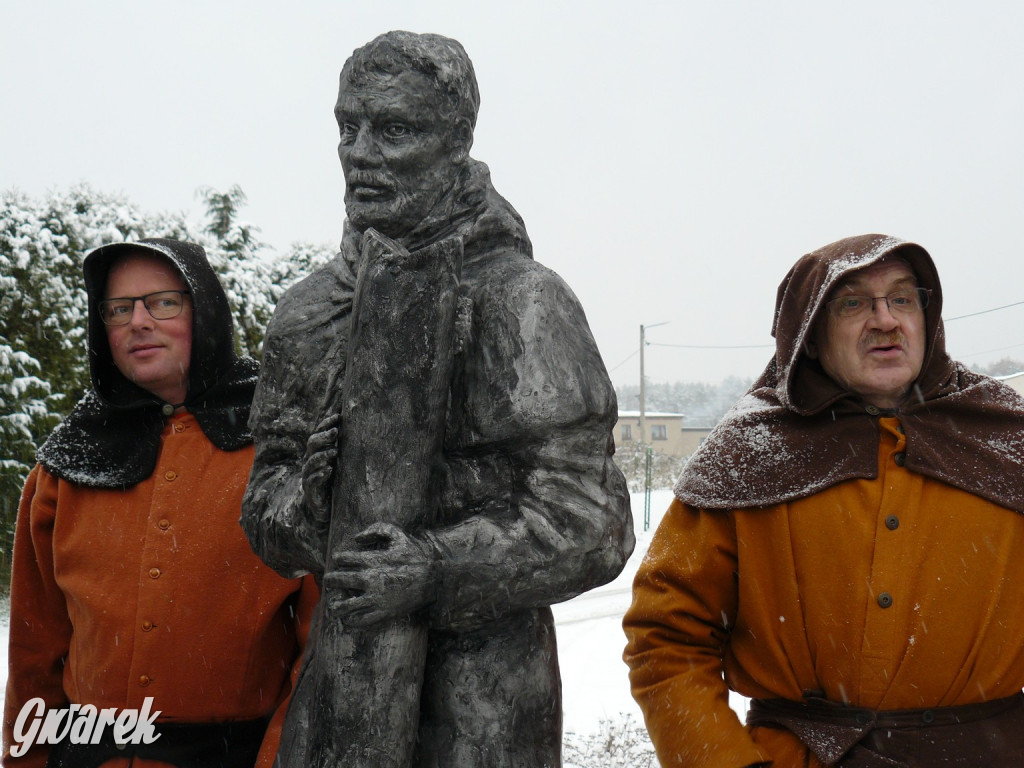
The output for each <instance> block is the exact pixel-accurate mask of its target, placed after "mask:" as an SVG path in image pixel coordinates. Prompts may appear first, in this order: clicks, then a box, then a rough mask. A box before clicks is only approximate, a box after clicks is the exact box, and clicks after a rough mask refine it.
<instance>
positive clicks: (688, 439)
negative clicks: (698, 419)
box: [615, 411, 711, 457]
mask: <svg viewBox="0 0 1024 768" xmlns="http://www.w3.org/2000/svg"><path fill="white" fill-rule="evenodd" d="M683 416H684V414H682V413H663V412H659V411H647V412H646V413H645V414H644V420H645V421H646V422H647V440H646V442H647V444H648V445H650V446H651V448H653V449H654V450H655V452H656V453H660V454H662V455H664V456H679V457H683V456H689V455H690V454H692V453H693V452H694V451H695V450H697V446H698V445H700V444H701V443H702V442H704V438H706V437H707V436H708V433H709V432H710V431H711V427H684V426H683ZM638 442H640V411H619V420H618V421H617V422H616V424H615V447H616V448H617V449H623V450H625V449H626V448H632V447H635V446H636V444H637V443H638Z"/></svg>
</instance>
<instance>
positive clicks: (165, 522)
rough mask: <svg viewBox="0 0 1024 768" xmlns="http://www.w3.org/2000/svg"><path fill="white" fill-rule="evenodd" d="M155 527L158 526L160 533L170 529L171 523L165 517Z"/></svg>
mask: <svg viewBox="0 0 1024 768" xmlns="http://www.w3.org/2000/svg"><path fill="white" fill-rule="evenodd" d="M157 526H159V528H160V530H161V531H166V530H167V529H168V528H170V527H171V521H170V520H168V519H167V518H166V517H165V518H164V519H163V520H161V521H160V522H159V523H157Z"/></svg>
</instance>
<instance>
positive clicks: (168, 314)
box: [100, 291, 190, 325]
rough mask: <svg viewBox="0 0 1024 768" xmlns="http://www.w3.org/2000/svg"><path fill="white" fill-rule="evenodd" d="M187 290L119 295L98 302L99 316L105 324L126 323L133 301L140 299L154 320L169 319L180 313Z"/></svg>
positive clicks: (132, 307)
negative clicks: (141, 294)
mask: <svg viewBox="0 0 1024 768" xmlns="http://www.w3.org/2000/svg"><path fill="white" fill-rule="evenodd" d="M189 293H190V292H189V291H156V292H155V293H147V294H146V295H145V296H119V297H118V298H116V299H105V300H103V301H101V302H100V318H101V319H102V320H103V322H104V323H106V324H107V325H128V323H130V322H131V319H132V315H133V314H134V313H135V302H136V301H141V302H142V306H144V307H145V308H146V311H147V312H149V314H150V316H152V317H153V318H154V319H155V320H170V319H171V318H172V317H177V316H178V315H180V314H181V310H182V307H184V306H185V296H186V295H188V294H189Z"/></svg>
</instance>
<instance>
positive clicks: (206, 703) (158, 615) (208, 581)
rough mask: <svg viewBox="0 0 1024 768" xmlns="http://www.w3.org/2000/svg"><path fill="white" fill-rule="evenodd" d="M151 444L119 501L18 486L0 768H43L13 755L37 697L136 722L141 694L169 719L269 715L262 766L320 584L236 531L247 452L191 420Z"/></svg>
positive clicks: (42, 483) (39, 481)
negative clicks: (219, 443) (29, 704)
mask: <svg viewBox="0 0 1024 768" xmlns="http://www.w3.org/2000/svg"><path fill="white" fill-rule="evenodd" d="M161 439H162V447H161V449H160V455H159V459H158V461H157V466H156V469H155V471H154V472H153V474H152V475H151V476H150V477H149V478H147V479H146V480H144V481H143V482H141V483H139V484H138V485H136V486H133V487H131V488H128V489H127V490H124V491H121V490H103V489H96V488H87V487H83V486H79V485H73V484H71V483H68V482H65V481H63V480H57V479H55V478H54V477H53V476H52V475H50V474H49V473H48V472H47V471H46V470H45V469H43V468H42V467H39V466H37V467H36V468H35V469H34V470H33V471H32V473H31V475H30V476H29V479H28V482H27V484H26V487H25V491H24V494H23V496H22V502H21V507H20V509H19V511H18V522H17V531H16V539H15V549H14V563H13V578H12V588H11V629H10V649H9V673H8V683H7V696H6V701H5V712H4V765H5V766H19V768H21V767H22V766H26V767H27V766H43V765H44V764H45V762H46V756H47V752H48V748H46V747H42V748H34V749H32V750H30V751H29V753H28V754H27V755H25V756H23V757H21V758H12V757H11V756H10V747H11V743H12V733H13V731H12V729H13V725H14V721H15V718H16V717H17V716H18V713H19V712H20V710H21V708H22V706H23V705H24V703H25V702H26V701H28V700H29V699H31V698H33V697H42V698H43V699H44V700H45V701H46V703H47V706H48V708H49V707H66V706H67V704H68V702H76V703H83V704H84V703H91V704H94V705H95V706H96V707H97V708H105V707H116V708H118V709H122V708H130V709H141V708H142V706H143V700H144V698H145V697H147V696H152V697H153V699H154V702H153V707H152V709H153V710H160V712H161V715H160V716H159V720H169V721H184V722H210V721H224V720H246V719H252V718H259V717H263V716H267V715H272V714H273V715H274V717H273V720H272V721H271V725H270V728H269V729H268V734H267V736H266V737H265V739H264V743H263V748H262V751H261V754H260V759H259V763H258V765H260V766H270V765H271V763H272V761H273V756H274V753H275V752H276V749H277V741H278V736H279V731H280V725H281V721H282V720H283V717H284V709H285V706H286V702H287V697H288V695H289V692H290V690H291V682H292V678H293V673H295V672H296V671H297V668H298V660H299V657H300V655H301V651H302V647H303V644H304V643H305V636H306V632H307V630H308V624H309V619H310V617H311V614H312V610H313V608H314V606H315V603H316V599H317V590H316V586H315V584H314V583H313V581H312V579H311V578H309V577H307V578H306V579H284V578H282V577H280V576H278V575H277V574H276V573H274V572H273V571H272V570H271V569H270V568H268V567H266V566H265V565H263V563H262V562H260V560H259V559H258V558H257V557H256V556H255V555H254V554H253V553H252V550H251V549H250V547H249V544H248V542H247V540H246V538H245V536H244V534H243V533H242V529H241V527H240V526H239V524H238V518H239V514H240V505H241V499H242V494H243V492H244V490H245V486H246V481H247V479H248V475H249V469H250V466H251V464H252V457H253V448H252V446H251V445H250V446H249V447H247V448H243V449H241V450H238V451H230V452H226V451H222V450H220V449H218V448H216V447H215V446H214V445H213V444H212V443H210V441H209V440H208V439H207V438H206V437H205V436H204V434H203V432H202V430H201V429H200V428H199V425H198V423H197V422H196V420H195V418H194V417H193V416H192V415H191V414H189V413H187V412H184V413H180V414H178V415H175V416H173V417H172V418H171V419H170V420H169V421H168V423H167V424H166V426H165V428H164V430H163V434H162V438H161ZM127 764H128V763H127V761H126V760H116V761H109V762H108V763H106V765H108V766H117V765H127ZM134 765H135V766H145V765H154V763H153V762H152V761H150V762H147V761H143V760H139V759H136V760H135V762H134Z"/></svg>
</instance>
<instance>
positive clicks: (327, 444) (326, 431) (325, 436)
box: [302, 414, 341, 528]
mask: <svg viewBox="0 0 1024 768" xmlns="http://www.w3.org/2000/svg"><path fill="white" fill-rule="evenodd" d="M340 423H341V416H340V415H337V414H335V415H333V416H328V417H327V418H325V419H323V420H321V422H320V423H319V424H317V425H316V429H315V430H314V431H313V434H311V435H310V436H309V440H307V441H306V454H305V456H303V458H302V500H303V502H304V503H305V505H306V510H307V512H309V514H310V515H311V516H312V517H313V520H314V521H315V522H316V523H318V524H319V525H320V526H322V527H325V528H326V527H327V525H328V524H329V523H330V520H331V485H332V481H333V479H334V466H335V464H336V463H337V460H338V425H339V424H340Z"/></svg>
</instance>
